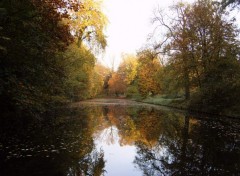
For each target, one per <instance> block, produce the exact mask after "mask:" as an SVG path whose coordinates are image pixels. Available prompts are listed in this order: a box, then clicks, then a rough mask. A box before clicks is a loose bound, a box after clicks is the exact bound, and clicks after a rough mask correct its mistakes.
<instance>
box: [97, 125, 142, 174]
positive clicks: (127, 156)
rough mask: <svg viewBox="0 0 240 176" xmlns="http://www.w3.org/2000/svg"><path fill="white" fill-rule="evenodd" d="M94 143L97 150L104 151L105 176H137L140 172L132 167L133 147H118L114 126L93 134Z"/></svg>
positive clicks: (117, 137)
mask: <svg viewBox="0 0 240 176" xmlns="http://www.w3.org/2000/svg"><path fill="white" fill-rule="evenodd" d="M94 142H95V144H96V147H97V149H98V150H100V149H102V150H103V151H104V160H105V161H106V166H105V170H106V171H107V172H106V173H105V175H109V176H137V175H142V172H141V171H139V170H137V169H136V168H135V167H134V164H133V161H134V159H135V155H136V148H135V146H129V145H125V146H120V144H119V135H118V129H117V128H116V127H115V126H112V127H109V128H106V129H104V130H102V131H100V132H99V134H95V139H94Z"/></svg>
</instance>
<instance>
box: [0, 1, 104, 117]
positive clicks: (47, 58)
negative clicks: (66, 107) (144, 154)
mask: <svg viewBox="0 0 240 176" xmlns="http://www.w3.org/2000/svg"><path fill="white" fill-rule="evenodd" d="M92 5H93V4H92ZM89 8H90V7H89ZM56 9H62V10H63V11H58V10H56ZM79 9H81V3H76V2H74V1H71V2H67V1H66V2H65V1H62V0H50V1H37V0H20V1H13V0H10V1H8V0H4V1H1V3H0V25H1V27H0V55H1V57H0V102H1V103H0V105H1V107H2V108H1V109H2V110H3V111H7V112H10V111H11V112H16V111H17V112H19V113H20V112H24V113H26V114H33V115H36V114H39V113H43V112H45V111H46V110H47V109H50V108H51V107H55V106H58V105H62V104H63V103H66V102H67V98H69V97H70V98H71V99H74V100H78V99H84V98H89V97H93V96H95V95H96V94H97V93H98V92H99V91H100V90H99V89H100V88H99V87H101V86H102V82H101V79H100V78H99V75H97V74H96V73H95V72H94V65H95V60H96V59H95V57H94V55H93V54H92V53H91V51H89V50H87V49H85V47H84V46H83V45H82V46H81V47H80V48H77V46H76V45H74V44H72V45H70V44H71V43H73V41H74V37H73V35H72V34H71V32H73V31H71V29H70V27H69V26H70V25H71V24H70V23H66V22H65V21H67V20H66V19H70V18H71V16H70V15H69V14H68V13H69V12H70V11H71V13H77V11H78V10H79ZM99 10H100V9H99ZM99 12H100V11H99ZM70 21H71V20H70ZM104 25H105V23H103V24H102V28H101V29H103V26H104ZM101 29H99V30H101ZM101 40H103V41H104V40H105V39H104V36H101ZM101 44H103V43H101ZM105 44H106V43H105ZM105 44H104V45H105ZM96 80H99V81H96ZM98 84H99V85H100V86H99V85H98Z"/></svg>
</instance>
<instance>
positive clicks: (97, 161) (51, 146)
mask: <svg viewBox="0 0 240 176" xmlns="http://www.w3.org/2000/svg"><path fill="white" fill-rule="evenodd" d="M65 111H66V110H65ZM65 111H64V112H65ZM66 112H69V113H68V114H66V113H63V112H61V113H60V114H61V116H59V115H58V117H57V118H51V117H49V116H48V118H46V119H45V120H43V121H41V122H40V121H37V122H36V121H33V122H32V121H29V119H20V120H19V122H18V123H17V122H16V119H14V122H15V123H14V124H13V123H12V124H8V125H7V128H5V127H4V126H2V124H5V122H3V119H1V122H2V123H0V125H1V127H0V129H1V130H0V133H1V134H2V135H0V145H1V146H0V175H3V176H5V175H6V176H12V175H19V176H21V175H24V176H28V175H29V176H30V175H31V176H32V175H35V176H38V175H39V176H40V175H41V176H42V175H44V176H48V175H49V176H50V175H51V176H52V175H66V174H68V175H96V176H97V175H102V174H103V172H104V166H105V161H104V155H103V152H102V151H100V152H99V151H96V150H95V146H94V143H93V139H92V133H93V129H92V128H93V126H92V125H91V123H89V122H90V121H89V118H91V116H90V115H89V113H88V109H85V110H83V109H81V110H72V111H69V110H67V111H66ZM10 121H11V120H10V119H7V122H8V123H9V122H10ZM2 127H3V128H2ZM4 136H5V137H4ZM6 136H7V138H6ZM23 168H24V169H23Z"/></svg>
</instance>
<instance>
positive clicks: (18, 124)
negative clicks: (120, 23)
mask: <svg viewBox="0 0 240 176" xmlns="http://www.w3.org/2000/svg"><path fill="white" fill-rule="evenodd" d="M0 123H1V124H0V126H1V129H0V134H1V135H0V175H1V176H13V175H17V176H48V175H49V176H85V175H86V176H87V175H92V176H100V175H106V176H141V175H147V176H161V175H182V176H188V175H205V176H207V175H223V176H227V175H236V176H237V175H239V173H240V121H239V120H236V119H235V120H234V119H221V118H216V117H206V116H197V115H191V114H187V113H182V112H175V111H172V110H166V109H165V110H163V109H161V108H158V109H156V108H154V107H152V106H149V107H148V106H141V105H134V106H133V105H132V106H129V105H114V104H109V105H106V104H104V105H95V106H93V105H80V106H78V107H75V108H66V109H62V110H61V112H60V113H59V112H55V113H54V114H51V115H48V116H46V117H45V119H43V120H31V119H29V118H26V119H17V120H16V117H15V118H9V117H8V120H6V119H5V118H1V119H0Z"/></svg>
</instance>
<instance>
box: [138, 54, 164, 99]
mask: <svg viewBox="0 0 240 176" xmlns="http://www.w3.org/2000/svg"><path fill="white" fill-rule="evenodd" d="M137 57H138V70H137V86H138V90H139V92H140V94H141V95H142V96H147V95H149V94H151V95H156V94H158V93H160V92H161V85H160V84H159V80H158V73H159V71H160V69H161V64H160V62H159V59H158V57H157V55H156V54H155V53H154V52H153V51H151V50H143V51H141V52H139V53H138V55H137Z"/></svg>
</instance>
